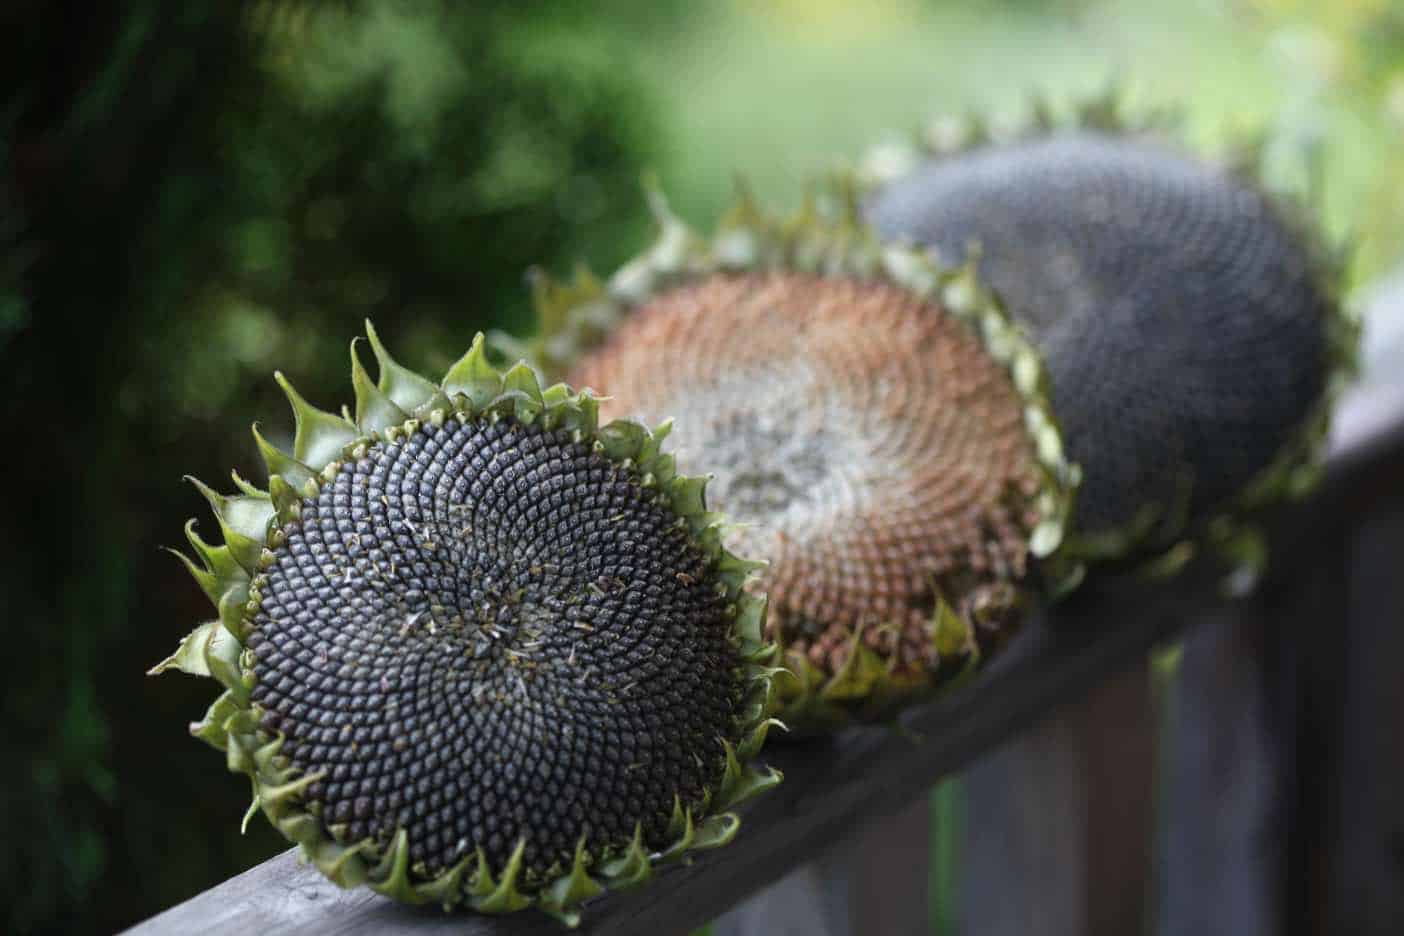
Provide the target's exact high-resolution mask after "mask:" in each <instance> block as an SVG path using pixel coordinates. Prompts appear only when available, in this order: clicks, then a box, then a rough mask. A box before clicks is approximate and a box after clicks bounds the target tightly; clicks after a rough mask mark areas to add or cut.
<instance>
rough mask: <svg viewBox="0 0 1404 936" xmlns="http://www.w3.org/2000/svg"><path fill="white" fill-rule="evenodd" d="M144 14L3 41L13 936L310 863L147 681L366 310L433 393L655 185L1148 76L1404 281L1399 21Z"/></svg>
mask: <svg viewBox="0 0 1404 936" xmlns="http://www.w3.org/2000/svg"><path fill="white" fill-rule="evenodd" d="M109 6H110V9H107V8H99V9H97V10H96V11H94V10H91V9H89V8H88V7H87V6H86V5H85V4H83V3H80V2H77V0H70V2H51V3H44V2H37V0H36V2H20V3H18V4H12V5H11V9H10V10H9V12H4V13H0V35H4V36H5V38H4V39H3V40H0V77H3V82H0V357H2V358H3V360H2V361H0V412H3V415H4V422H3V425H4V428H5V431H6V433H7V443H6V446H5V447H6V451H5V453H4V455H3V456H0V457H2V458H3V461H0V463H2V464H3V465H4V466H5V467H4V474H3V478H4V481H5V484H4V486H3V491H4V497H5V503H4V505H3V507H0V524H3V530H4V533H5V535H4V536H3V537H0V575H2V576H3V586H4V599H3V602H4V603H3V608H4V610H3V623H0V627H3V638H4V644H3V648H2V649H0V657H3V659H4V660H5V661H6V663H5V670H6V672H5V685H4V719H5V728H4V730H3V731H0V764H2V765H3V767H4V777H5V779H4V781H3V800H0V833H2V834H3V839H4V843H5V847H4V848H0V914H3V918H0V927H3V928H4V930H5V931H7V932H25V931H31V930H33V931H40V930H62V931H73V930H112V929H114V928H117V927H121V926H123V925H127V924H130V923H133V922H136V921H137V920H139V919H141V918H143V917H146V916H149V915H150V914H152V913H155V912H157V911H159V910H161V909H163V908H164V907H166V906H169V905H171V904H172V903H175V902H177V901H180V900H182V899H184V898H186V897H189V896H191V895H192V894H194V893H196V892H199V891H201V890H203V889H205V888H208V887H210V886H211V885H213V884H214V883H216V882H218V881H220V880H222V879H224V878H226V877H229V876H230V875H232V874H234V873H236V872H238V871H240V870H242V869H244V868H246V867H248V866H250V865H252V864H253V863H255V862H257V861H259V860H262V859H263V858H266V857H268V856H270V855H272V854H274V853H275V852H276V851H278V850H280V849H281V848H283V847H285V845H284V843H283V842H282V841H281V839H279V838H278V837H277V836H276V834H275V833H273V832H272V831H271V830H270V829H269V828H268V826H267V825H266V823H263V822H261V821H256V822H254V823H253V824H252V825H251V826H250V830H249V833H248V834H247V835H246V836H242V837H241V836H239V835H238V834H237V827H238V823H239V820H240V818H241V816H242V815H243V812H244V809H245V806H246V805H247V801H246V800H245V799H244V796H245V792H246V791H245V789H244V781H243V780H242V779H241V778H238V777H236V776H234V775H232V774H229V773H227V772H226V771H225V769H224V766H223V761H222V758H221V757H220V756H218V755H217V754H215V753H214V752H212V751H210V750H209V749H207V748H205V747H204V746H203V745H201V744H200V743H199V742H197V741H194V740H192V739H191V738H189V737H188V736H187V734H186V732H185V725H186V723H187V722H188V721H190V720H191V719H193V718H197V717H199V715H200V714H202V713H203V711H204V708H205V706H206V705H207V703H208V702H209V700H210V698H211V697H212V696H213V694H214V693H213V691H212V690H211V688H210V686H209V685H205V684H202V683H201V682H197V681H196V680H192V679H186V678H183V677H179V676H175V677H172V676H168V677H165V678H163V679H160V680H152V679H147V678H146V677H145V676H144V675H143V671H144V670H145V669H146V668H147V667H148V666H149V665H150V664H151V663H153V662H154V661H155V660H157V659H159V658H160V657H162V656H164V655H165V654H166V653H167V652H169V651H170V649H172V648H173V647H174V645H175V643H176V641H177V639H178V638H179V637H180V636H181V635H183V634H184V633H185V632H186V631H188V630H189V629H190V628H191V626H192V625H193V624H194V623H195V622H196V621H197V620H199V619H200V618H202V617H204V616H207V615H208V611H207V609H206V607H205V606H204V604H205V600H204V598H203V596H202V595H201V593H200V592H199V590H198V589H197V588H196V586H195V585H194V583H193V582H191V581H190V580H189V579H188V578H187V577H186V576H185V574H184V572H183V571H182V570H181V569H180V567H179V565H178V564H177V563H176V561H175V560H173V559H172V558H170V557H169V556H166V555H164V554H162V553H161V552H160V549H159V547H161V546H167V545H169V546H174V545H178V544H180V543H181V542H182V536H181V526H182V524H183V523H184V521H185V519H186V518H187V517H190V516H197V515H198V516H203V515H204V513H205V511H204V507H203V503H202V502H201V500H200V498H199V496H198V494H197V493H196V491H195V490H194V489H193V488H192V487H190V486H189V485H184V484H182V483H181V481H180V478H181V476H182V475H183V474H186V473H190V474H194V475H197V476H199V477H201V478H204V479H206V480H209V481H212V482H219V481H221V480H222V479H224V478H226V477H227V472H228V470H229V468H230V467H237V468H238V469H239V471H240V472H241V473H243V474H246V475H249V476H257V475H258V471H257V468H256V464H255V457H254V448H253V445H252V441H251V439H250V436H249V435H248V432H247V427H248V426H249V424H250V423H251V422H253V421H254V420H260V421H262V423H263V425H264V427H265V429H266V430H267V432H268V433H269V434H270V435H271V436H272V437H274V438H275V439H277V438H279V437H286V435H287V434H288V432H289V431H290V419H289V418H288V415H287V411H286V408H285V405H284V403H283V402H282V398H281V394H280V392H279V391H278V390H277V388H276V386H275V385H274V383H273V381H272V380H271V379H270V373H271V371H272V370H273V369H274V368H279V369H282V370H283V371H285V372H286V373H287V374H289V376H290V377H292V378H293V379H294V380H295V381H296V382H297V383H298V384H299V386H301V387H302V388H303V390H304V392H306V393H307V394H308V395H309V396H310V397H311V398H312V399H313V400H314V402H317V403H319V404H320V405H322V406H324V407H330V406H331V405H332V404H334V403H338V402H340V401H341V400H344V399H347V398H349V381H348V364H347V345H348V342H349V341H350V339H351V338H352V337H353V336H354V335H356V334H357V333H359V332H360V330H361V327H362V326H361V323H362V320H363V319H364V318H365V317H367V316H370V317H372V318H373V319H374V320H375V322H376V324H377V326H378V328H379V329H380V331H381V333H382V334H383V335H384V336H385V338H386V339H387V342H388V343H389V344H390V345H391V346H392V348H395V349H397V350H398V352H399V356H400V357H401V358H402V359H403V360H405V361H406V362H407V363H409V364H411V365H415V366H417V367H419V368H421V369H426V370H429V371H437V370H439V369H440V368H442V367H444V366H445V365H446V364H447V363H449V362H450V361H451V360H452V359H453V358H454V357H456V356H457V353H458V352H459V351H460V350H461V349H462V348H463V347H465V346H466V343H467V342H468V340H469V339H470V338H471V336H472V334H473V333H474V332H475V331H477V330H479V329H483V328H487V327H507V328H521V327H523V326H524V323H526V322H527V321H529V307H530V303H529V296H528V292H527V290H526V288H525V286H524V282H523V274H524V271H526V270H527V269H528V268H529V267H531V266H532V265H538V264H539V265H542V266H544V267H546V268H547V269H552V270H557V271H567V270H569V269H570V267H571V266H572V265H573V264H574V263H575V262H576V261H577V260H580V259H583V260H587V261H589V262H590V263H592V264H594V265H596V266H597V267H600V268H604V269H608V268H611V267H612V266H614V265H616V264H618V263H619V262H621V261H622V260H623V259H625V258H627V257H628V256H629V255H630V254H631V253H632V252H634V251H635V250H637V249H639V248H640V247H642V246H643V245H644V244H645V243H646V241H647V238H648V236H649V231H650V224H649V220H648V216H647V212H646V210H645V206H644V203H643V199H642V197H641V195H640V193H639V188H638V179H639V177H640V174H641V172H642V171H643V170H645V169H647V168H652V169H656V170H657V171H658V173H659V174H660V176H661V178H662V180H663V183H664V185H665V187H666V189H667V190H668V191H669V193H670V195H671V197H672V200H673V203H674V206H675V207H676V208H677V209H678V210H679V211H680V212H681V213H682V214H683V215H684V216H685V217H688V218H689V219H691V220H693V221H695V222H696V223H698V224H699V225H703V226H705V225H706V224H708V223H710V222H711V221H712V220H713V219H714V218H715V216H716V215H717V214H718V212H719V211H720V210H721V208H722V206H723V205H724V202H725V199H726V197H727V195H728V193H729V191H730V189H731V186H732V181H733V178H734V177H735V175H736V174H737V173H740V174H742V175H744V176H745V177H746V178H747V179H749V180H750V182H751V183H752V186H753V188H754V189H755V190H756V191H757V192H759V193H760V194H762V195H763V196H764V197H766V198H768V199H770V200H772V201H774V202H777V203H780V204H790V205H792V204H795V203H797V201H798V198H799V197H800V194H801V192H802V191H803V188H804V185H805V182H806V179H809V178H812V177H813V175H814V174H815V173H818V172H823V171H826V170H828V169H831V168H832V167H834V166H835V165H838V164H841V163H844V162H848V163H852V162H855V161H857V160H858V159H860V158H861V156H862V154H863V152H864V151H865V150H866V149H867V148H868V147H870V146H872V145H874V144H877V143H880V142H882V141H883V140H885V139H890V138H892V137H893V136H899V137H900V136H902V135H904V134H911V133H913V132H915V131H916V130H917V129H918V128H919V127H920V126H921V124H922V123H923V122H924V121H925V120H926V119H927V118H929V117H931V116H933V115H935V114H938V113H950V112H957V113H972V114H983V115H987V116H989V117H990V118H991V119H993V120H995V121H1011V120H1017V119H1018V118H1019V116H1020V114H1021V113H1022V112H1023V109H1024V107H1025V104H1026V102H1027V99H1028V96H1029V94H1030V93H1032V92H1044V93H1047V94H1049V95H1051V96H1052V97H1053V98H1054V99H1055V100H1064V101H1066V100H1068V99H1070V97H1071V96H1075V95H1085V94H1089V93H1092V92H1095V91H1097V90H1099V89H1101V88H1102V87H1104V86H1105V85H1106V84H1107V83H1108V82H1109V81H1113V82H1118V83H1121V84H1122V85H1124V86H1125V88H1126V89H1127V94H1128V98H1129V100H1130V101H1131V102H1132V105H1133V109H1134V108H1136V107H1140V108H1152V107H1162V106H1170V107H1175V108H1179V109H1181V110H1182V111H1183V115H1184V120H1185V127H1184V132H1185V133H1186V135H1187V136H1188V138H1189V139H1190V140H1192V141H1193V143H1194V144H1195V145H1196V146H1198V147H1200V148H1202V149H1203V150H1204V151H1206V152H1214V151H1218V150H1222V149H1223V148H1225V147H1227V146H1228V145H1230V144H1231V143H1233V142H1235V141H1240V142H1241V141H1242V140H1243V139H1246V138H1248V137H1250V136H1251V135H1252V134H1253V133H1255V132H1257V131H1269V132H1270V133H1271V134H1272V136H1273V138H1274V139H1275V140H1277V141H1279V145H1278V146H1276V147H1275V148H1274V150H1273V153H1274V154H1275V157H1276V158H1275V161H1274V166H1275V167H1276V169H1277V171H1278V172H1280V174H1281V176H1282V179H1283V181H1284V182H1285V183H1287V184H1293V185H1302V184H1303V180H1304V179H1305V178H1306V177H1307V176H1309V175H1310V174H1312V172H1319V176H1320V182H1321V185H1320V186H1319V190H1320V192H1321V200H1322V210H1323V211H1324V213H1325V216H1326V218H1327V222H1328V227H1329V229H1330V231H1331V232H1332V233H1333V234H1335V235H1337V236H1343V235H1345V234H1347V233H1350V234H1351V235H1352V236H1353V237H1354V239H1355V241H1356V243H1357V244H1358V249H1357V251H1356V262H1355V265H1354V268H1353V273H1354V282H1355V283H1356V284H1357V285H1366V284H1369V283H1370V282H1372V281H1373V280H1375V279H1376V278H1378V277H1381V276H1383V275H1384V274H1386V273H1388V272H1389V271H1390V270H1391V269H1392V267H1393V266H1394V264H1395V263H1396V262H1397V261H1398V259H1399V257H1400V254H1401V237H1402V236H1404V8H1401V7H1399V5H1398V4H1391V3H1390V2H1389V0H1333V2H1331V3H1311V2H1305V0H1303V2H1291V0H1187V2H1178V3H1170V2H1165V0H1108V2H1096V0H967V2H955V0H946V2H932V0H928V2H917V0H864V2H862V3H841V2H837V0H729V2H728V0H711V2H698V0H608V2H599V3H591V4H584V3H570V4H560V5H556V6H555V7H554V8H553V9H551V10H545V9H543V8H542V7H543V5H537V4H527V3H521V2H515V0H511V2H509V0H491V2H489V0H474V2H473V3H463V4H453V5H450V4H447V3H443V4H439V3H428V2H426V3H391V2H384V3H376V2H343V3H334V4H329V5H325V7H324V6H323V5H321V4H313V3H311V2H306V0H303V2H299V0H282V2H276V0H266V2H261V3H254V4H251V5H249V6H247V7H245V8H242V9H239V8H237V7H236V5H234V4H217V3H209V4H181V5H173V4H163V3H158V2H156V0H136V2H129V3H126V4H121V5H117V4H114V5H109ZM3 46H9V47H10V48H9V49H8V50H5V49H4V48H3ZM1311 167H1317V168H1316V169H1312V168H1311ZM212 526H213V525H212V523H210V522H209V521H207V520H201V526H200V529H201V530H202V531H204V532H205V533H206V534H207V535H213V530H212ZM937 847H938V849H942V848H944V849H949V848H951V847H953V846H952V845H951V842H950V840H949V838H946V839H940V838H938V841H937ZM938 866H939V862H938Z"/></svg>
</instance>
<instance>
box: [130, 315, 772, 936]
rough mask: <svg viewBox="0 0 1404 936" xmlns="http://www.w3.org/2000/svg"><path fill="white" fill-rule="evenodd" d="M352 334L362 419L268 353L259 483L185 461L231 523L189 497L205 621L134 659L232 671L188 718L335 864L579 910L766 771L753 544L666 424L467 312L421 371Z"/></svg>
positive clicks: (677, 851) (401, 884) (291, 828)
mask: <svg viewBox="0 0 1404 936" xmlns="http://www.w3.org/2000/svg"><path fill="white" fill-rule="evenodd" d="M367 330H368V334H369V340H370V346H371V349H372V351H373V352H374V355H375V357H376V359H377V361H378V363H379V368H380V375H379V380H378V381H377V382H372V380H371V378H370V376H369V375H368V374H367V372H366V370H365V369H364V367H363V366H362V364H361V361H360V358H359V355H358V353H357V349H356V345H355V343H353V344H352V353H351V360H352V380H353V383H354V386H355V393H356V411H355V414H354V416H352V415H351V414H350V413H347V412H346V411H344V410H343V414H342V415H336V414H333V413H328V412H323V411H321V410H318V409H316V408H314V407H312V406H311V405H310V404H308V403H307V402H306V401H305V400H304V399H303V398H302V397H300V396H299V395H298V394H297V393H296V392H295V391H294V390H293V389H292V387H291V386H290V385H289V384H288V383H287V382H286V381H285V380H283V379H282V377H281V375H280V376H279V380H280V382H281V383H282V384H283V387H284V389H285V390H286V391H287V394H288V398H289V400H290V401H291V403H292V407H293V412H294V414H295V417H296V437H295V440H294V442H293V447H292V451H291V453H289V452H283V451H280V450H278V449H277V448H274V447H273V446H272V445H271V444H269V443H268V442H267V441H266V440H265V439H264V438H263V436H262V435H261V434H260V433H259V432H258V429H257V428H256V427H255V429H254V436H255V439H256V440H257V444H258V447H259V450H260V451H261V453H262V455H263V457H264V459H265V461H266V462H267V466H268V472H269V479H268V489H267V490H266V491H263V490H258V489H256V488H255V487H253V486H252V485H250V484H248V483H247V482H244V481H242V480H241V479H239V478H238V477H237V476H236V477H235V483H236V484H237V485H238V487H239V493H237V494H235V495H231V496H225V495H220V494H217V493H215V492H214V491H213V490H211V489H209V488H207V487H205V486H204V485H199V486H200V490H201V491H202V492H203V493H204V494H205V496H206V497H207V498H208V500H209V502H210V505H211V507H212V508H213V509H214V513H215V516H216V518H217V519H218V521H219V525H220V529H221V531H222V533H223V536H224V544H223V545H220V546H212V545H210V544H208V543H206V542H205V541H204V540H203V539H201V538H200V536H199V535H198V534H197V533H196V532H195V529H194V521H193V520H192V521H191V524H190V525H188V526H187V528H186V534H187V536H188V538H189V540H190V543H191V545H192V547H193V548H194V551H195V559H194V560H192V559H190V558H188V557H184V556H182V558H183V559H184V560H185V563H186V565H187V566H188V568H189V570H190V572H191V574H192V575H193V576H194V577H195V579H196V580H197V581H198V582H199V583H200V585H201V586H202V587H203V588H204V590H205V591H206V593H207V594H208V595H209V597H210V599H211V601H213V602H214V604H215V606H216V607H217V608H218V610H219V617H218V619H217V620H214V621H211V622H209V623H207V624H203V625H201V626H200V627H199V628H197V629H196V630H195V631H194V632H193V633H192V634H190V636H188V637H187V638H186V639H185V640H184V642H182V643H181V645H180V647H179V649H177V650H176V652H175V653H174V654H173V655H172V656H171V657H170V658H169V659H167V660H165V661H163V662H162V663H160V664H158V665H157V666H156V667H155V669H154V670H153V672H160V671H162V670H165V669H167V668H176V669H180V670H183V671H185V672H187V673H194V674H197V675H204V676H212V677H214V678H215V679H217V680H219V682H220V683H222V684H223V685H224V687H225V692H224V693H223V695H221V696H220V697H219V698H218V700H216V701H215V703H214V705H213V706H212V707H211V708H210V710H209V713H208V714H207V715H206V716H205V718H204V720H203V721H201V722H199V723H197V724H195V725H193V726H192V727H191V730H192V733H194V734H195V735H196V736H197V737H200V738H202V739H204V740H205V741H207V742H209V743H210V744H212V745H214V746H215V747H217V748H219V749H221V750H224V751H225V752H226V754H227V757H228V761H229V767H230V769H231V770H235V771H239V772H242V773H245V774H247V775H248V776H249V777H250V778H251V780H252V782H253V795H254V805H253V807H252V808H251V810H250V812H251V813H252V811H253V809H254V808H257V809H261V810H262V811H263V813H264V814H265V815H266V816H267V817H268V819H269V820H270V821H271V822H272V823H273V824H274V826H276V827H277V828H278V830H279V831H281V832H282V833H283V834H284V835H286V836H287V837H288V838H289V839H290V840H292V841H294V842H296V843H298V844H299V845H300V846H301V847H302V851H303V853H304V854H305V855H306V856H307V857H308V858H309V859H310V860H311V861H313V862H314V863H315V864H316V865H317V866H318V867H319V868H320V869H321V870H322V871H324V872H325V873H326V874H327V875H328V876H329V877H330V878H331V879H332V880H334V881H336V882H337V883H339V884H341V885H343V886H351V885H355V884H359V883H366V884H368V885H369V886H370V887H372V888H374V889H375V890H377V891H379V892H381V893H384V894H388V895H390V896H393V897H396V898H398V899H401V900H405V901H410V902H416V903H418V902H427V901H433V902H438V903H442V904H444V905H445V906H455V905H459V904H465V905H467V906H469V907H472V908H474V909H477V910H480V911H485V912H506V911H512V910H518V909H521V908H523V907H526V906H532V905H534V906H537V907H539V908H541V909H542V910H545V911H547V912H549V913H552V914H554V915H556V916H558V917H560V918H562V919H564V920H566V921H567V922H574V921H575V920H576V919H577V917H578V908H579V905H580V904H581V902H582V901H584V900H587V899H589V898H590V897H592V896H594V895H595V894H598V893H599V892H601V890H602V889H604V888H606V887H609V888H620V887H627V886H631V885H634V884H638V883H640V882H642V881H644V880H646V879H647V878H648V877H649V875H650V873H651V869H652V867H653V866H654V865H655V864H657V863H658V862H660V861H665V860H668V859H672V858H676V857H678V856H679V855H682V854H683V853H685V852H686V851H688V850H689V849H698V848H708V847H712V846H716V845H721V844H723V843H725V842H726V841H728V840H729V839H730V838H731V837H732V836H733V835H734V834H735V832H736V829H737V819H736V816H735V815H734V814H731V813H728V812H727V811H726V810H727V809H728V808H730V807H731V806H732V805H733V804H735V803H737V802H739V801H741V800H742V799H744V798H746V797H748V796H751V795H753V794H755V793H758V792H760V791H762V790H765V789H767V788H769V787H770V786H772V785H774V784H775V783H776V782H778V780H779V775H778V773H776V772H774V771H769V770H762V769H757V768H755V767H752V766H749V765H748V764H747V762H748V761H749V759H750V758H751V757H753V756H754V755H755V754H756V753H757V751H758V749H759V747H760V745H761V743H762V741H763V739H764V736H765V732H766V727H767V725H768V720H767V717H766V710H767V707H768V693H769V686H770V675H771V671H770V670H769V669H768V668H767V667H766V665H765V664H766V663H767V661H768V660H769V659H770V657H771V656H773V652H774V648H773V647H767V646H764V645H763V642H762V628H763V624H762V621H763V618H764V601H763V599H762V598H760V597H758V596H756V595H755V594H752V593H751V592H748V591H746V590H744V589H743V583H744V582H745V580H746V579H747V577H748V575H750V573H752V572H753V570H754V569H755V568H756V567H757V564H756V563H750V562H746V561H743V560H741V559H738V558H737V557H736V556H735V555H733V554H732V553H731V552H729V551H728V550H727V549H726V548H724V546H723V545H722V543H721V532H720V526H719V523H720V521H719V518H718V515H716V514H713V513H709V512H707V511H706V509H705V507H704V503H703V488H704V484H705V481H704V479H701V478H694V477H688V476H686V475H682V474H679V473H678V472H677V470H676V469H675V466H674V459H673V456H672V455H670V454H665V453H663V452H662V451H661V450H660V446H661V443H662V441H663V438H664V436H665V435H666V433H667V427H666V425H665V426H664V427H662V428H660V429H659V430H655V431H653V432H650V431H648V430H647V429H645V428H644V427H643V426H642V425H640V424H637V423H633V422H628V421H614V422H610V423H608V424H606V425H600V424H599V422H598V418H597V417H598V401H597V400H595V399H594V398H593V397H591V396H590V395H589V394H588V393H584V394H575V393H574V392H572V391H571V390H570V389H569V388H568V387H566V386H564V385H561V384H557V385H555V386H551V387H548V388H546V389H544V390H543V389H542V388H541V386H540V384H539V383H538V380H537V378H536V376H535V374H534V373H533V372H532V370H531V369H530V368H529V367H527V366H526V365H524V364H519V365H517V366H516V367H513V368H512V369H510V370H508V371H507V372H506V373H505V374H504V373H499V372H498V371H497V370H496V369H494V368H493V367H492V366H491V365H490V364H489V362H488V360H487V358H486V356H485V353H484V343H483V339H482V336H479V337H478V340H477V341H476V342H475V343H474V344H473V347H472V350H470V351H469V352H468V353H467V354H466V355H465V356H464V357H463V358H462V360H460V361H459V362H458V363H457V364H456V365H454V367H453V368H451V369H450V370H449V372H448V374H447V375H446V376H445V377H444V379H443V380H442V382H440V383H433V382H430V381H428V380H426V379H424V378H423V377H420V376H419V375H417V374H414V373H412V372H411V371H409V370H407V369H405V368H404V367H402V366H400V365H399V364H397V363H396V362H395V361H394V360H393V359H392V358H391V357H390V356H389V354H388V353H386V351H385V349H384V347H382V345H381V344H380V342H379V341H378V339H377V338H376V335H375V332H374V330H371V329H370V328H369V325H368V326H367ZM196 483H197V484H198V482H196Z"/></svg>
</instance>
